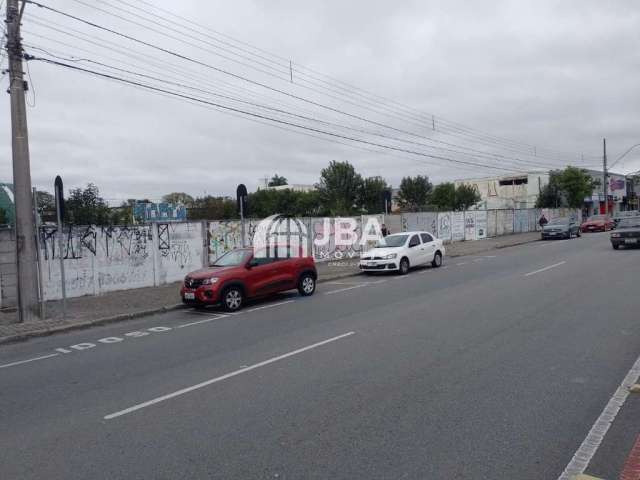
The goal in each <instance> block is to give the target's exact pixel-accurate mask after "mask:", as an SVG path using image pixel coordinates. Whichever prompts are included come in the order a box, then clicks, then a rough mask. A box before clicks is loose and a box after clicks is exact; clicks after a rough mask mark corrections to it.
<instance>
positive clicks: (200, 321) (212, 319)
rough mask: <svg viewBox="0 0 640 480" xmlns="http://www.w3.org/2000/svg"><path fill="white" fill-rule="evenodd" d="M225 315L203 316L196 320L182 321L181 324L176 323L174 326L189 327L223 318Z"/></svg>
mask: <svg viewBox="0 0 640 480" xmlns="http://www.w3.org/2000/svg"><path fill="white" fill-rule="evenodd" d="M225 317H226V315H220V314H218V315H216V316H215V317H211V318H205V319H204V320H198V321H197V322H189V323H183V324H181V325H178V326H177V327H176V328H184V327H191V326H192V325H200V324H201V323H208V322H213V321H214V320H220V319H221V318H225Z"/></svg>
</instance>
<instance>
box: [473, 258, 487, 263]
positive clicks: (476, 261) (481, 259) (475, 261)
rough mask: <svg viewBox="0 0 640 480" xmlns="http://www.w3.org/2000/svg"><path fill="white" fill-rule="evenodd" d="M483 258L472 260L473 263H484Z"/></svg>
mask: <svg viewBox="0 0 640 480" xmlns="http://www.w3.org/2000/svg"><path fill="white" fill-rule="evenodd" d="M484 260H485V259H484V258H482V257H480V258H474V259H473V263H478V262H484Z"/></svg>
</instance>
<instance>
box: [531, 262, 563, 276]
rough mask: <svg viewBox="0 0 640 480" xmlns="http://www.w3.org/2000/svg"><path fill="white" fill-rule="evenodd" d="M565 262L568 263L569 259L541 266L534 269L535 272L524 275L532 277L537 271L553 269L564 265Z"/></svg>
mask: <svg viewBox="0 0 640 480" xmlns="http://www.w3.org/2000/svg"><path fill="white" fill-rule="evenodd" d="M565 263H567V261H566V260H563V261H561V262H558V263H554V264H553V265H549V266H548V267H543V268H539V269H538V270H534V271H533V272H529V273H525V274H524V276H525V277H530V276H531V275H535V274H537V273H542V272H546V271H547V270H551V269H552V268H556V267H559V266H560V265H564V264H565Z"/></svg>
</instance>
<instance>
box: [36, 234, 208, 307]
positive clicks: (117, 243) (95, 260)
mask: <svg viewBox="0 0 640 480" xmlns="http://www.w3.org/2000/svg"><path fill="white" fill-rule="evenodd" d="M59 235H60V234H59V232H58V231H57V229H56V228H54V227H43V228H42V229H41V230H40V239H41V271H42V275H43V287H44V297H45V299H46V300H53V299H59V298H62V282H61V274H60V255H61V253H62V258H63V262H64V269H65V286H66V294H67V297H78V296H82V295H98V294H101V293H105V292H110V291H114V290H128V289H130V288H140V287H151V286H157V285H162V284H165V283H170V282H175V281H178V280H181V279H182V278H183V277H184V275H185V274H186V273H188V272H190V271H192V270H195V269H198V268H201V267H202V265H203V263H204V259H205V251H206V250H205V247H206V245H205V236H204V231H203V224H202V223H201V222H192V223H157V224H151V225H139V226H126V227H95V226H86V227H70V228H65V229H64V232H63V233H62V251H61V250H60V248H59V244H58V240H59Z"/></svg>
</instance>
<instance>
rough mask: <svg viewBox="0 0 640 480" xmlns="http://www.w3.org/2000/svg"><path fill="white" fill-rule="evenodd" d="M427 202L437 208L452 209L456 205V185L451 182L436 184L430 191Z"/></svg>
mask: <svg viewBox="0 0 640 480" xmlns="http://www.w3.org/2000/svg"><path fill="white" fill-rule="evenodd" d="M429 203H430V204H431V205H432V206H434V207H436V208H437V209H438V210H454V209H455V206H456V186H455V185H454V184H453V183H451V182H445V183H441V184H439V185H436V186H435V187H434V188H433V192H431V195H430V198H429Z"/></svg>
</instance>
